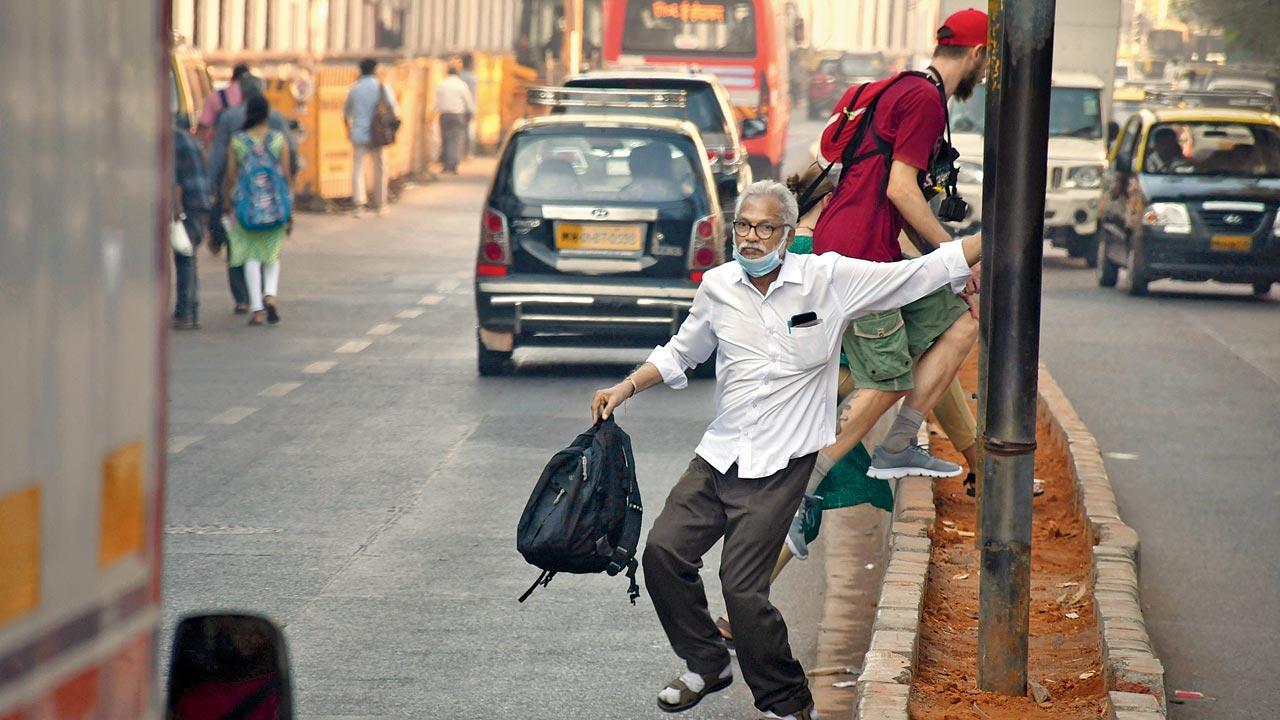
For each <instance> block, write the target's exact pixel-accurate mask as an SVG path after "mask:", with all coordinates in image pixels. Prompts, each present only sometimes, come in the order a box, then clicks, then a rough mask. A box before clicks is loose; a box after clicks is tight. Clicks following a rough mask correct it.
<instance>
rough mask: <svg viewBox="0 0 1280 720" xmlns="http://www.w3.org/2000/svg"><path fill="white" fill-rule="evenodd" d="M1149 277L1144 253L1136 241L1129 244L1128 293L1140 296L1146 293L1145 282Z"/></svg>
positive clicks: (1148, 280) (1149, 280) (1148, 281)
mask: <svg viewBox="0 0 1280 720" xmlns="http://www.w3.org/2000/svg"><path fill="white" fill-rule="evenodd" d="M1150 282H1151V278H1150V277H1149V276H1148V275H1147V258H1146V253H1145V252H1143V250H1142V248H1141V247H1139V246H1138V244H1137V243H1132V244H1131V245H1130V246H1129V294H1130V295H1132V296H1134V297H1142V296H1143V295H1146V294H1147V284H1148V283H1150Z"/></svg>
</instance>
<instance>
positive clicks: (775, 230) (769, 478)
mask: <svg viewBox="0 0 1280 720" xmlns="http://www.w3.org/2000/svg"><path fill="white" fill-rule="evenodd" d="M798 215H799V213H798V208H797V205H796V200H795V197H793V196H792V194H791V193H790V191H788V190H787V188H786V186H785V185H783V184H781V183H778V182H773V181H768V180H765V181H760V182H757V183H754V184H752V185H750V186H748V188H747V189H746V190H745V191H744V192H743V193H742V195H741V196H740V197H739V198H738V205H737V213H736V218H735V220H734V223H733V236H734V237H733V244H734V247H733V255H734V258H735V260H736V262H733V263H728V264H725V265H721V266H720V267H717V268H714V269H712V270H709V271H708V272H707V273H706V275H704V276H703V281H702V284H701V285H700V286H699V288H698V292H697V294H696V295H695V297H694V301H693V306H692V307H691V308H690V310H689V316H688V317H687V318H686V319H685V321H684V322H683V323H682V324H681V326H680V329H679V331H678V332H677V333H676V335H675V336H674V337H673V338H672V339H671V340H670V341H669V342H668V343H667V344H666V345H663V346H661V347H658V348H656V349H655V350H654V351H653V352H652V353H651V354H650V355H649V358H648V360H647V361H646V362H645V363H644V364H643V365H641V366H640V367H639V368H637V369H636V370H635V371H634V372H632V373H631V374H630V375H629V376H627V377H626V378H625V379H624V380H623V381H622V382H620V383H618V384H616V385H614V386H613V387H610V388H605V389H601V390H598V391H596V393H595V395H594V397H593V398H592V403H591V412H592V417H593V419H597V420H598V419H600V418H602V417H608V416H610V415H611V414H612V413H613V412H614V410H615V409H616V408H617V407H618V405H620V404H621V403H623V402H624V401H626V400H627V399H628V398H630V397H632V396H633V395H635V394H637V393H639V392H641V391H643V390H646V389H648V388H650V387H653V386H654V385H657V384H658V383H660V382H665V383H666V384H667V385H669V386H670V387H672V388H674V389H681V388H684V387H686V386H687V385H688V379H687V376H686V372H687V371H689V370H690V369H692V368H694V367H697V366H698V365H699V364H701V363H702V362H704V361H706V360H707V359H708V358H709V357H711V355H712V353H715V356H716V358H715V362H716V399H715V403H716V409H717V415H716V419H715V420H714V421H713V422H712V423H711V425H710V426H709V427H708V428H707V431H706V433H705V434H704V435H703V436H702V440H701V441H700V442H699V444H698V447H697V449H696V451H695V455H694V458H693V460H692V462H690V463H689V466H688V468H687V469H686V470H685V473H684V475H683V476H682V477H681V478H680V480H679V481H678V482H677V483H676V485H675V487H674V488H672V490H671V493H670V495H669V496H668V498H667V502H666V506H665V507H664V508H663V510H662V513H661V514H660V515H659V516H658V518H657V520H656V521H655V522H654V525H653V528H652V529H651V530H650V532H649V536H648V540H647V542H646V545H645V549H644V554H643V564H644V574H645V584H646V585H647V587H648V590H649V595H650V597H651V598H652V599H653V603H654V608H655V609H656V611H657V613H658V619H659V620H660V621H661V623H662V627H663V629H664V630H665V631H666V634H667V638H668V639H669V640H670V642H671V646H672V648H673V649H674V650H675V652H676V654H677V655H678V656H679V657H680V658H681V659H682V660H683V661H684V662H685V665H686V667H687V668H688V670H687V672H685V673H683V674H681V675H680V676H678V677H676V678H675V679H673V680H672V681H671V682H670V683H668V685H667V686H666V687H665V688H664V689H663V690H662V691H661V692H660V693H659V694H658V707H659V708H660V709H662V710H664V711H667V712H678V711H681V710H687V709H688V708H691V707H693V706H694V705H696V704H697V703H698V702H700V701H701V700H702V699H703V698H704V697H705V696H706V695H708V694H710V693H712V692H715V691H718V690H721V689H723V688H725V687H727V686H728V685H729V684H730V683H731V682H732V680H733V677H732V666H731V665H730V662H729V651H728V649H727V647H726V646H725V643H724V640H723V639H722V638H721V637H720V634H719V633H718V632H717V631H716V626H715V623H714V622H713V621H712V619H711V616H710V614H709V613H708V611H707V598H706V593H705V590H704V588H703V585H702V580H701V578H700V577H699V574H698V570H699V568H700V567H701V565H702V556H703V555H704V554H705V553H706V552H707V551H708V550H710V549H711V547H712V546H713V545H715V543H716V542H717V541H719V540H720V539H721V538H723V540H724V546H723V551H722V554H721V562H720V578H721V583H722V586H723V588H722V589H723V591H724V598H725V605H726V606H727V607H728V609H729V613H730V615H731V616H732V617H734V618H735V619H736V621H737V622H738V624H739V628H740V632H739V634H738V642H737V653H738V660H739V663H740V666H741V669H742V674H743V678H744V679H745V680H746V682H747V685H748V686H750V688H751V691H752V694H753V696H754V698H755V706H756V707H757V708H759V709H760V710H761V711H762V712H764V713H765V717H768V718H789V719H792V720H796V719H800V718H804V719H812V718H816V717H817V713H816V711H815V710H814V707H813V698H812V696H811V695H810V693H809V688H808V684H807V681H806V679H805V675H804V670H803V669H802V668H801V666H800V663H799V662H797V661H796V659H795V658H794V657H793V655H792V653H791V647H790V644H789V642H788V639H787V627H786V624H785V623H784V622H783V619H782V616H781V615H780V614H779V613H778V611H777V609H776V608H774V607H773V605H772V604H770V602H769V576H770V570H771V569H772V568H773V566H774V561H775V560H776V558H777V557H778V548H779V547H781V546H782V543H783V539H784V538H785V536H786V534H787V526H788V523H789V521H790V519H791V517H792V516H793V514H794V513H795V511H796V509H797V508H798V507H799V505H800V501H801V496H802V495H803V494H804V492H805V485H806V482H808V481H809V479H810V477H811V476H812V474H813V468H814V463H815V460H816V458H817V452H818V450H820V449H821V448H823V447H826V446H827V445H829V444H831V442H832V441H833V440H834V439H835V414H836V413H835V397H836V381H837V376H838V371H837V363H836V360H837V357H838V350H839V343H840V335H841V330H842V329H843V328H844V326H845V324H846V323H847V322H848V320H849V319H850V318H851V317H856V316H860V315H863V314H866V313H867V312H874V311H879V310H884V309H888V308H894V307H900V306H902V305H904V304H906V303H910V302H912V301H914V300H916V299H919V298H921V297H924V296H925V295H927V294H929V293H931V292H933V291H934V290H935V289H937V288H939V287H942V286H944V285H948V284H950V285H951V286H952V287H955V288H961V287H963V286H964V283H965V281H967V280H968V278H969V275H970V272H969V265H970V264H972V263H973V262H976V261H977V258H978V256H979V253H980V252H981V245H980V239H979V238H978V237H976V236H975V237H972V238H968V239H966V240H964V241H962V242H955V243H948V244H947V245H946V246H945V247H943V248H942V249H941V250H939V251H938V252H936V253H933V254H931V255H929V256H928V257H924V258H919V259H916V260H912V261H906V262H900V263H869V262H864V261H860V260H853V259H849V258H842V257H839V256H838V255H835V254H828V255H792V254H790V253H788V248H789V246H790V244H791V242H792V240H793V237H794V234H795V228H796V225H797V220H798Z"/></svg>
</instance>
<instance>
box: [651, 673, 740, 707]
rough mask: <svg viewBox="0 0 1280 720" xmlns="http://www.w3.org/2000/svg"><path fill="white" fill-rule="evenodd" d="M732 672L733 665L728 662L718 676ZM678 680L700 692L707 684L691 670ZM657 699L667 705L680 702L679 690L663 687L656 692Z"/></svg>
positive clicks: (721, 677) (725, 675) (724, 676)
mask: <svg viewBox="0 0 1280 720" xmlns="http://www.w3.org/2000/svg"><path fill="white" fill-rule="evenodd" d="M732 674H733V665H732V664H729V665H725V666H724V670H721V671H720V675H719V677H720V679H722V680H723V679H724V678H727V677H729V676H730V675H732ZM680 680H681V681H683V682H684V684H685V686H686V687H688V688H689V689H690V690H692V691H693V692H696V693H697V692H702V689H703V688H705V687H706V686H707V684H706V683H705V682H704V681H703V680H702V676H701V675H699V674H698V673H696V672H693V671H692V670H688V671H686V672H685V674H683V675H681V676H680ZM658 699H659V700H661V701H662V702H664V703H666V704H668V705H674V704H676V703H678V702H680V691H679V690H676V689H675V688H671V687H668V688H663V689H662V692H660V693H658Z"/></svg>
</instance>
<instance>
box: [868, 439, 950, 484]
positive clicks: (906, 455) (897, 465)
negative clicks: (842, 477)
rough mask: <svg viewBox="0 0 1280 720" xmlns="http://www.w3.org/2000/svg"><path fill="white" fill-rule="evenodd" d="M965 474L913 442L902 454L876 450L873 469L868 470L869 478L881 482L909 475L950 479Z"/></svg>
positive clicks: (872, 460)
mask: <svg viewBox="0 0 1280 720" xmlns="http://www.w3.org/2000/svg"><path fill="white" fill-rule="evenodd" d="M963 472H964V468H962V467H960V466H959V465H956V464H955V463H949V462H947V461H946V460H939V459H938V458H936V457H934V456H932V455H930V454H929V453H927V452H925V450H924V448H922V447H920V446H919V445H917V444H916V443H915V442H914V441H913V442H912V443H911V444H910V445H908V446H907V447H906V449H905V450H903V451H902V452H896V453H891V452H889V451H887V450H885V449H884V448H883V447H878V448H876V451H875V454H873V455H872V456H871V467H869V468H867V477H873V478H877V479H880V480H894V479H897V478H903V477H907V476H908V475H922V476H924V477H933V478H950V477H959V476H960V475H961V474H962V473H963Z"/></svg>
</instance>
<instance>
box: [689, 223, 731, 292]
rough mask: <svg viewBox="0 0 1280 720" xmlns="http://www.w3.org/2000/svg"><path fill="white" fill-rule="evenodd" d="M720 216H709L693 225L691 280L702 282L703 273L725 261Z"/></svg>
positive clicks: (690, 237)
mask: <svg viewBox="0 0 1280 720" xmlns="http://www.w3.org/2000/svg"><path fill="white" fill-rule="evenodd" d="M722 235H723V234H722V233H721V232H720V216H719V215H707V216H706V217H703V218H699V219H698V220H697V221H696V222H694V223H693V230H692V231H691V232H690V233H689V279H690V280H692V281H694V282H702V273H703V272H705V271H706V270H709V269H711V268H713V267H715V266H716V265H719V264H720V263H721V262H723V261H724V238H723V237H722Z"/></svg>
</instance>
